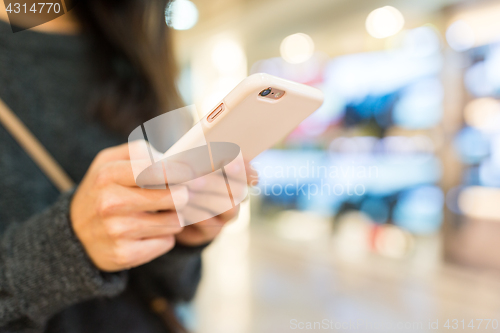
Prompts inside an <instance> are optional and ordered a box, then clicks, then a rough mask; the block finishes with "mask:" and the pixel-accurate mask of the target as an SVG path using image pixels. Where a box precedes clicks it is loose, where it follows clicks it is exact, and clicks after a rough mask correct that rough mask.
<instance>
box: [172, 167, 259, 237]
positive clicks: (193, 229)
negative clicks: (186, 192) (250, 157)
mask: <svg viewBox="0 0 500 333" xmlns="http://www.w3.org/2000/svg"><path fill="white" fill-rule="evenodd" d="M245 171H246V175H247V183H248V185H252V186H253V185H256V184H257V183H258V175H257V172H256V171H255V169H253V168H252V166H251V165H250V164H249V163H248V162H245ZM239 210H240V205H237V206H236V207H234V208H232V209H230V210H228V211H226V212H224V213H222V214H220V215H217V216H214V217H212V218H209V219H207V220H204V221H201V222H198V223H195V224H191V225H188V226H186V227H184V228H183V229H182V231H181V232H180V233H178V234H176V235H175V239H176V242H177V243H178V244H181V245H185V246H199V245H203V244H206V243H209V242H211V241H212V240H214V238H215V237H217V235H218V234H219V233H220V232H221V230H222V228H223V227H224V225H225V224H226V223H227V222H228V221H231V220H232V219H234V218H235V217H236V216H237V215H238V212H239Z"/></svg>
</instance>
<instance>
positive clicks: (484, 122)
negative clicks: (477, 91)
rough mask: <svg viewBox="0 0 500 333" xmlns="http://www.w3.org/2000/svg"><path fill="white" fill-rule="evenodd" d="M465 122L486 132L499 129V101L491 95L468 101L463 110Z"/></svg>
mask: <svg viewBox="0 0 500 333" xmlns="http://www.w3.org/2000/svg"><path fill="white" fill-rule="evenodd" d="M464 118H465V122H466V123H467V124H468V125H470V126H472V127H475V128H477V129H480V130H484V131H487V132H491V131H498V130H500V127H499V124H500V102H499V101H497V100H496V99H494V98H491V97H485V98H477V99H474V100H472V101H470V102H469V103H468V104H467V105H466V106H465V110H464Z"/></svg>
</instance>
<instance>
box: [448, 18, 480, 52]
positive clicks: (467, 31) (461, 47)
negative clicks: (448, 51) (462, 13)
mask: <svg viewBox="0 0 500 333" xmlns="http://www.w3.org/2000/svg"><path fill="white" fill-rule="evenodd" d="M446 41H447V42H448V45H450V47H451V48H452V49H454V50H455V51H457V52H462V51H466V50H468V49H470V48H471V47H473V46H474V43H475V38H474V31H473V30H472V28H471V27H470V25H468V24H467V22H465V21H464V20H458V21H455V22H453V23H452V24H451V25H450V26H449V27H448V30H446Z"/></svg>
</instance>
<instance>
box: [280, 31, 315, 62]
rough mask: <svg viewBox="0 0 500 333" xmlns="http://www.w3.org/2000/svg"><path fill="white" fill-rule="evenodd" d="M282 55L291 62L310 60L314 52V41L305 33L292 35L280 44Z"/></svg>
mask: <svg viewBox="0 0 500 333" xmlns="http://www.w3.org/2000/svg"><path fill="white" fill-rule="evenodd" d="M280 53H281V57H282V58H283V59H284V60H285V61H286V62H288V63H290V64H300V63H301V62H304V61H307V60H309V58H311V57H312V55H313V53H314V42H313V40H312V38H311V37H309V36H308V35H306V34H303V33H297V34H293V35H290V36H288V37H286V38H285V39H283V41H282V42H281V45H280Z"/></svg>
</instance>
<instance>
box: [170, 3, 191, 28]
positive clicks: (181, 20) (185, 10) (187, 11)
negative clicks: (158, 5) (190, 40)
mask: <svg viewBox="0 0 500 333" xmlns="http://www.w3.org/2000/svg"><path fill="white" fill-rule="evenodd" d="M165 21H166V22H167V24H168V26H169V27H171V28H174V29H175V30H188V29H191V28H192V27H194V26H195V24H196V22H198V8H196V5H195V4H194V3H192V2H191V1H189V0H174V1H172V2H171V3H170V4H169V5H168V7H167V9H166V10H165Z"/></svg>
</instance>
